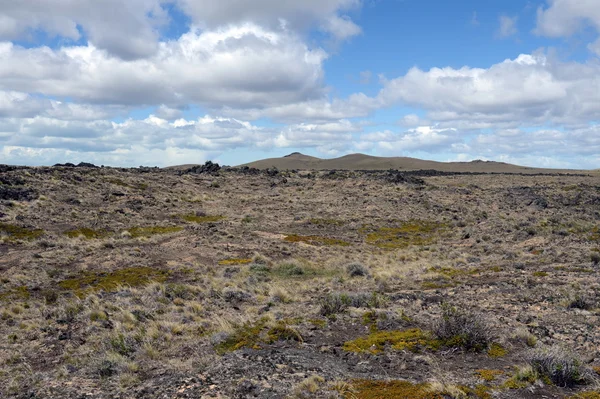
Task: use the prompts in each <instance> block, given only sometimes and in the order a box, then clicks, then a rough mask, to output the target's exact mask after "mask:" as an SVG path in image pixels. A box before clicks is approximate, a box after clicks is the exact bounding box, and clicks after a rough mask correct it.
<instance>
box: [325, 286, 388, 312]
mask: <svg viewBox="0 0 600 399" xmlns="http://www.w3.org/2000/svg"><path fill="white" fill-rule="evenodd" d="M384 302H385V301H384V298H383V297H382V296H380V295H378V294H377V293H375V292H373V293H370V294H369V293H339V292H338V293H332V294H329V295H327V296H326V297H325V298H323V299H322V300H321V309H320V312H319V313H320V314H321V315H323V316H331V315H334V314H337V313H343V312H345V311H346V310H347V309H348V308H349V307H354V308H380V307H382V306H383V305H384Z"/></svg>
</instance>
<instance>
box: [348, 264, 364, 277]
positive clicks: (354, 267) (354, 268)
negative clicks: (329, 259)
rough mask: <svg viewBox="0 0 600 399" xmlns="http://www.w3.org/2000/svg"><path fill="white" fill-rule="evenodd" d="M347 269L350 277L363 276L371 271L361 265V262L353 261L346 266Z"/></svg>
mask: <svg viewBox="0 0 600 399" xmlns="http://www.w3.org/2000/svg"><path fill="white" fill-rule="evenodd" d="M346 271H347V272H348V274H349V275H350V277H362V276H367V275H368V274H369V272H368V271H367V268H366V267H364V266H363V265H361V264H360V263H351V264H349V265H348V266H347V267H346Z"/></svg>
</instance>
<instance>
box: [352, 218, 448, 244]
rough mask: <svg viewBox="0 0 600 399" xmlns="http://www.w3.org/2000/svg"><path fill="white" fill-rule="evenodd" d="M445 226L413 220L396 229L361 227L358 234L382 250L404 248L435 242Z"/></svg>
mask: <svg viewBox="0 0 600 399" xmlns="http://www.w3.org/2000/svg"><path fill="white" fill-rule="evenodd" d="M445 229H446V225H444V224H441V223H436V222H428V221H423V220H414V221H409V222H404V223H402V224H400V226H398V227H379V228H374V227H372V226H363V227H362V228H361V229H360V233H362V234H364V235H365V242H366V243H367V244H369V245H373V246H375V247H378V248H382V249H398V248H406V247H408V246H411V245H429V244H432V243H434V242H435V241H436V239H437V237H438V235H439V233H440V232H441V231H443V230H445Z"/></svg>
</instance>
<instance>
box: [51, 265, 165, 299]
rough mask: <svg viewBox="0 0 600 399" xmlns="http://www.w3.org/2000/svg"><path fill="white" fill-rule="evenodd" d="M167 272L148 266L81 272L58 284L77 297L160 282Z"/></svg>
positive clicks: (163, 279)
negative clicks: (100, 291)
mask: <svg viewBox="0 0 600 399" xmlns="http://www.w3.org/2000/svg"><path fill="white" fill-rule="evenodd" d="M167 276H168V272H166V271H163V270H158V269H153V268H150V267H128V268H125V269H120V270H115V271H112V272H83V273H81V275H79V276H77V277H74V278H70V279H67V280H63V281H61V282H59V283H58V285H59V286H60V287H61V288H62V289H64V290H68V291H72V292H74V293H75V294H76V295H77V296H79V297H84V296H86V295H87V294H89V293H92V292H94V291H99V290H104V291H114V290H116V289H118V288H119V287H121V286H130V287H135V286H141V285H146V284H148V283H150V282H151V281H158V282H162V281H165V280H166V279H167Z"/></svg>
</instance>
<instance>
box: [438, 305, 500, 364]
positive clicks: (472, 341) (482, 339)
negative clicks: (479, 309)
mask: <svg viewBox="0 0 600 399" xmlns="http://www.w3.org/2000/svg"><path fill="white" fill-rule="evenodd" d="M433 331H434V333H435V335H436V336H437V337H438V338H439V339H440V340H442V341H443V342H444V344H445V345H447V346H458V347H462V348H465V349H466V350H471V351H475V352H481V351H484V350H485V349H487V348H488V346H489V344H490V342H491V329H490V327H489V326H488V325H487V324H486V323H485V322H484V321H483V319H482V318H481V316H479V315H475V314H473V313H471V312H467V311H464V310H461V309H457V308H455V307H453V306H449V305H443V307H442V316H441V318H440V319H439V320H438V321H437V322H436V323H435V324H434V327H433Z"/></svg>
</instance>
